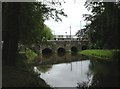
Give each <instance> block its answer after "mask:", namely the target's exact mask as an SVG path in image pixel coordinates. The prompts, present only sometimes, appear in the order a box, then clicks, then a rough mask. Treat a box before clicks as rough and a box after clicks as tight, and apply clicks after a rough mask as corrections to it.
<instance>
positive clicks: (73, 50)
mask: <svg viewBox="0 0 120 89" xmlns="http://www.w3.org/2000/svg"><path fill="white" fill-rule="evenodd" d="M77 52H78V49H77V47H75V46H73V47H71V54H77Z"/></svg>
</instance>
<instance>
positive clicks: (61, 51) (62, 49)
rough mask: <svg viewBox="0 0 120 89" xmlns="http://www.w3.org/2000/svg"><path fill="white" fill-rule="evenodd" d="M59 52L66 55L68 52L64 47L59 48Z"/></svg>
mask: <svg viewBox="0 0 120 89" xmlns="http://www.w3.org/2000/svg"><path fill="white" fill-rule="evenodd" d="M57 52H58V53H63V52H64V53H65V52H66V50H65V48H63V47H59V48H58V49H57Z"/></svg>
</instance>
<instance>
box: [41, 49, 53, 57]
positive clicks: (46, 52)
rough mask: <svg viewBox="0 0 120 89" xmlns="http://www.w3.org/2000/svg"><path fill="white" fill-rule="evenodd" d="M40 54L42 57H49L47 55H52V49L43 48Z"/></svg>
mask: <svg viewBox="0 0 120 89" xmlns="http://www.w3.org/2000/svg"><path fill="white" fill-rule="evenodd" d="M42 55H43V56H44V57H49V56H51V55H52V50H51V49H49V48H45V49H43V50H42Z"/></svg>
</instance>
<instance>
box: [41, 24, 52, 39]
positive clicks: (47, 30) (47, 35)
mask: <svg viewBox="0 0 120 89" xmlns="http://www.w3.org/2000/svg"><path fill="white" fill-rule="evenodd" d="M42 35H43V39H42V41H47V40H50V39H52V38H53V34H52V31H51V29H50V28H49V27H48V26H46V25H44V29H43V32H42Z"/></svg>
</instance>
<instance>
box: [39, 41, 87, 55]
mask: <svg viewBox="0 0 120 89" xmlns="http://www.w3.org/2000/svg"><path fill="white" fill-rule="evenodd" d="M88 43H89V42H88V41H80V40H48V41H47V43H45V44H42V45H40V54H41V53H43V52H44V51H45V50H51V51H48V52H53V53H57V52H59V51H65V52H72V51H73V52H74V51H79V50H82V49H86V48H87V46H88Z"/></svg>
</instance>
